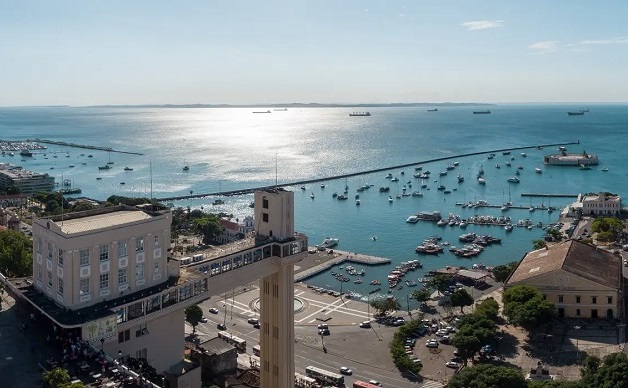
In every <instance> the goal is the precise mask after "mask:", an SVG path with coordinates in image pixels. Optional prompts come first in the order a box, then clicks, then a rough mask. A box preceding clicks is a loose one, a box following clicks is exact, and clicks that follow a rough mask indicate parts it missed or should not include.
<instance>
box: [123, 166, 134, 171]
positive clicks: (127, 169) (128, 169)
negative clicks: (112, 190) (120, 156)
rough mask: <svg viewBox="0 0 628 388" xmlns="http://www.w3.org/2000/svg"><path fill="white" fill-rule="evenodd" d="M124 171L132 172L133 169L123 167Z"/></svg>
mask: <svg viewBox="0 0 628 388" xmlns="http://www.w3.org/2000/svg"><path fill="white" fill-rule="evenodd" d="M124 171H133V169H132V168H131V167H125V168H124Z"/></svg>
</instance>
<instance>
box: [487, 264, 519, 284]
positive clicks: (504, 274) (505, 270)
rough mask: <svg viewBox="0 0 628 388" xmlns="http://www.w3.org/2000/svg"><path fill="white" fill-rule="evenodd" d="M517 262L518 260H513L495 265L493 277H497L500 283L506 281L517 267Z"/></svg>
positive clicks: (496, 279)
mask: <svg viewBox="0 0 628 388" xmlns="http://www.w3.org/2000/svg"><path fill="white" fill-rule="evenodd" d="M517 264H518V262H516V261H513V262H511V263H508V264H502V265H498V266H495V267H494V268H493V278H495V281H496V282H500V283H503V282H505V281H506V279H508V276H510V274H511V273H512V271H514V270H515V268H517Z"/></svg>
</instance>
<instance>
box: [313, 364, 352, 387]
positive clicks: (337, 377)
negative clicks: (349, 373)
mask: <svg viewBox="0 0 628 388" xmlns="http://www.w3.org/2000/svg"><path fill="white" fill-rule="evenodd" d="M305 374H306V375H307V376H308V377H311V378H314V379H316V380H318V381H322V382H324V383H330V384H333V385H335V386H339V385H344V383H345V377H344V376H343V375H341V374H338V373H334V372H329V371H326V370H324V369H320V368H317V367H315V366H308V367H307V368H305Z"/></svg>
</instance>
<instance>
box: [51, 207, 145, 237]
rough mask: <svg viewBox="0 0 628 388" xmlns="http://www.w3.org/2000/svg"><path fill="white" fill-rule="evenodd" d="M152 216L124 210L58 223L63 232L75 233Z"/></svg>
mask: <svg viewBox="0 0 628 388" xmlns="http://www.w3.org/2000/svg"><path fill="white" fill-rule="evenodd" d="M150 218H152V217H151V216H150V215H148V214H146V213H144V212H141V211H125V210H123V211H118V212H115V213H109V214H100V215H95V216H87V217H85V218H75V219H72V220H64V221H58V222H56V224H57V225H58V226H59V227H60V228H61V231H62V232H63V233H66V234H73V233H82V232H90V231H93V230H98V229H104V228H110V227H112V226H119V225H125V224H128V223H131V222H136V221H143V220H147V219H150Z"/></svg>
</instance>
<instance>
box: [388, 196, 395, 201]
mask: <svg viewBox="0 0 628 388" xmlns="http://www.w3.org/2000/svg"><path fill="white" fill-rule="evenodd" d="M393 201H394V200H393V197H392V196H390V195H389V196H388V202H390V203H393Z"/></svg>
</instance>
